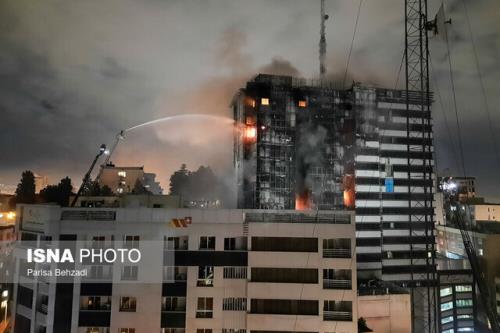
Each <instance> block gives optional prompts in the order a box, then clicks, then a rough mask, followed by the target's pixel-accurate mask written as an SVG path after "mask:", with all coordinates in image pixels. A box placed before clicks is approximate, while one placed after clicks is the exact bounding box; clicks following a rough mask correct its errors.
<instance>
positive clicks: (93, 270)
mask: <svg viewBox="0 0 500 333" xmlns="http://www.w3.org/2000/svg"><path fill="white" fill-rule="evenodd" d="M103 276H104V267H102V266H91V267H90V274H89V277H90V278H91V279H102V278H103Z"/></svg>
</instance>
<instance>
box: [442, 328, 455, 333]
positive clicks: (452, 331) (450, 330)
mask: <svg viewBox="0 0 500 333" xmlns="http://www.w3.org/2000/svg"><path fill="white" fill-rule="evenodd" d="M454 332H455V331H454V330H453V328H450V329H449V330H444V331H442V332H441V333H454Z"/></svg>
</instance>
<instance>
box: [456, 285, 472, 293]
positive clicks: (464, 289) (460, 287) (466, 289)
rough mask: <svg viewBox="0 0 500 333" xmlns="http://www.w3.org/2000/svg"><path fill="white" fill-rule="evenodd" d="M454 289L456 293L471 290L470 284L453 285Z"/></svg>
mask: <svg viewBox="0 0 500 333" xmlns="http://www.w3.org/2000/svg"><path fill="white" fill-rule="evenodd" d="M455 291H456V292H458V293H463V292H469V291H472V286H467V285H459V286H455Z"/></svg>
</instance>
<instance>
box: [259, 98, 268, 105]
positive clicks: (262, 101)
mask: <svg viewBox="0 0 500 333" xmlns="http://www.w3.org/2000/svg"><path fill="white" fill-rule="evenodd" d="M260 104H261V105H269V98H261V99H260Z"/></svg>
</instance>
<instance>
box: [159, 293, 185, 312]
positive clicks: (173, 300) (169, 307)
mask: <svg viewBox="0 0 500 333" xmlns="http://www.w3.org/2000/svg"><path fill="white" fill-rule="evenodd" d="M161 310H162V311H168V312H185V311H186V297H178V296H166V297H163V298H162V301H161Z"/></svg>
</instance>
